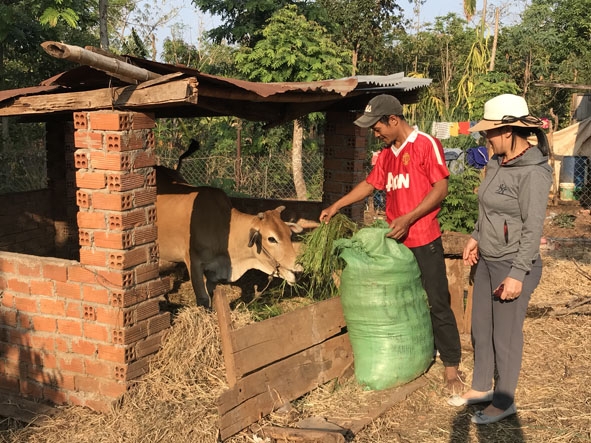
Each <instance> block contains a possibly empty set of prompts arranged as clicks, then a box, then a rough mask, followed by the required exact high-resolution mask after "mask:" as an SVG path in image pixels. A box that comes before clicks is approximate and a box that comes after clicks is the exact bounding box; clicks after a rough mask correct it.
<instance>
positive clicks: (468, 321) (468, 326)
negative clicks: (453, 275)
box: [462, 283, 474, 335]
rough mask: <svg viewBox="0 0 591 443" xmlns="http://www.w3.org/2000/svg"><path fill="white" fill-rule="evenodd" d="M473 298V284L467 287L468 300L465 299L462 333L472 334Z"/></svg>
mask: <svg viewBox="0 0 591 443" xmlns="http://www.w3.org/2000/svg"><path fill="white" fill-rule="evenodd" d="M473 296H474V284H473V283H470V284H469V285H468V298H467V299H466V310H465V311H464V330H463V331H462V333H464V334H468V335H471V334H472V298H473Z"/></svg>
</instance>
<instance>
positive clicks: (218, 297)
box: [213, 285, 237, 387]
mask: <svg viewBox="0 0 591 443" xmlns="http://www.w3.org/2000/svg"><path fill="white" fill-rule="evenodd" d="M227 291H228V289H227V287H225V286H220V285H218V286H217V287H216V288H215V290H214V293H213V306H214V309H215V311H216V313H217V316H218V323H219V327H220V341H221V346H222V355H223V357H224V365H225V367H226V379H227V380H228V384H229V385H230V387H232V386H234V385H235V384H236V379H237V377H236V369H235V364H234V344H233V342H232V334H231V332H232V318H231V314H230V305H229V304H228V297H227V295H226V292H227Z"/></svg>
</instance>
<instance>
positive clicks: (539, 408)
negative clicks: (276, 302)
mask: <svg viewBox="0 0 591 443" xmlns="http://www.w3.org/2000/svg"><path fill="white" fill-rule="evenodd" d="M544 238H545V243H544V244H543V245H542V247H541V254H542V258H543V261H544V271H543V276H542V281H541V283H540V285H539V286H538V288H536V291H535V292H534V294H533V296H532V301H531V303H530V306H529V308H528V314H527V318H526V321H525V325H524V336H525V346H524V353H523V366H522V371H521V375H520V380H519V385H518V389H517V393H516V404H517V408H518V413H517V414H516V415H515V416H512V417H510V418H508V419H506V420H503V421H501V422H499V423H496V424H493V425H489V426H476V425H474V424H472V423H471V422H470V417H471V416H472V415H473V414H474V412H475V411H477V410H478V409H480V408H482V406H468V407H461V408H454V407H451V406H449V405H447V403H446V399H447V397H448V396H449V393H448V392H447V391H446V390H445V389H444V388H443V383H442V373H443V366H442V365H441V362H440V361H439V360H437V361H436V362H435V363H434V364H433V365H432V366H431V367H430V368H429V370H428V371H427V373H426V374H425V375H424V378H425V379H426V384H425V386H423V387H421V388H420V389H418V390H416V391H414V392H413V393H412V394H410V395H409V396H408V397H407V398H406V399H405V400H403V401H401V402H399V403H397V404H395V405H394V406H393V407H391V408H390V409H388V411H387V412H386V413H384V414H383V415H381V416H380V417H378V418H376V419H375V420H374V421H373V422H371V423H370V424H369V425H368V426H366V427H365V428H364V429H363V430H362V431H361V432H359V433H358V434H357V435H355V436H354V438H352V439H348V440H347V441H351V442H354V443H411V442H413V443H414V442H419V443H444V442H445V443H469V442H495V443H497V442H500V443H521V442H536V443H537V442H553V443H579V442H580V443H583V442H591V383H589V381H590V378H589V374H590V373H591V215H590V214H589V210H588V209H583V208H581V207H580V206H579V205H577V204H572V203H571V204H559V205H556V206H549V207H548V216H547V218H546V222H545V227H544ZM171 295H172V296H176V300H177V302H179V303H180V304H186V305H191V304H194V299H193V298H192V291H191V289H190V284H189V283H188V282H185V283H183V284H182V285H180V288H179V289H178V291H177V293H176V294H171ZM296 302H297V300H283V301H282V303H287V304H289V303H292V304H296V305H297V303H296ZM216 325H217V323H216V317H215V314H212V313H206V312H205V311H204V310H203V309H201V308H195V307H191V306H188V307H186V308H180V309H179V311H178V312H177V314H176V315H175V321H174V326H173V328H172V331H171V333H170V335H169V338H168V339H167V342H166V343H165V344H164V347H163V349H162V350H161V351H160V353H159V357H160V358H159V359H157V361H156V362H155V367H154V369H153V370H152V371H151V373H150V374H149V375H148V376H147V377H146V378H145V379H144V380H143V382H142V383H141V384H140V385H139V386H138V389H136V390H134V391H130V392H129V393H128V394H126V397H125V399H124V401H123V402H122V404H123V405H122V407H121V408H120V409H116V410H114V411H113V412H112V413H107V414H96V413H93V412H92V411H89V410H86V409H83V408H78V407H60V408H57V414H56V415H54V416H52V417H50V418H46V419H45V420H44V421H43V425H40V426H26V425H24V424H23V423H17V422H15V421H14V420H10V419H2V418H0V442H7V443H8V442H11V443H25V442H26V443H37V442H39V443H61V442H64V441H76V442H78V443H111V442H125V443H130V442H133V443H136V442H137V443H140V442H142V443H143V442H153V441H154V442H155V441H159V442H167V443H168V442H171V443H176V442H182V443H185V442H188V443H215V442H217V435H216V431H215V430H216V429H217V427H216V426H217V421H216V420H217V411H216V406H215V401H216V398H217V396H218V395H219V393H220V392H222V391H223V390H224V389H225V376H224V369H223V362H222V361H221V357H220V349H219V342H220V338H219V336H218V335H217V332H216ZM462 340H463V352H462V363H461V366H460V369H461V370H462V371H463V372H464V374H465V379H466V380H465V381H466V386H469V383H470V380H471V372H472V367H473V359H472V348H471V344H470V337H469V336H463V337H462ZM365 397H366V393H365V392H364V391H362V390H360V388H359V386H358V385H357V384H356V383H355V381H354V378H353V379H350V380H349V381H348V382H347V381H344V382H342V383H341V384H335V383H332V382H331V383H328V384H327V385H323V386H319V387H318V388H317V389H315V390H314V391H312V392H311V393H309V394H308V395H306V396H304V397H302V398H300V399H298V400H296V401H294V402H292V406H293V409H292V410H291V411H289V413H288V414H284V413H281V414H280V413H273V414H271V415H270V416H267V417H263V418H262V419H261V420H259V422H257V423H256V424H255V425H254V426H252V427H251V428H250V429H247V430H245V431H243V432H241V433H239V434H237V435H235V436H234V437H231V438H230V439H229V440H228V443H253V442H257V443H275V442H274V441H271V440H270V439H265V438H262V437H261V434H259V433H258V432H257V427H258V428H259V429H260V428H261V427H265V426H269V425H274V426H295V424H296V423H297V422H298V421H300V420H302V419H305V418H309V417H321V418H326V419H329V418H330V417H350V414H351V413H352V411H354V410H356V409H358V408H357V406H358V405H359V404H363V402H364V398H365Z"/></svg>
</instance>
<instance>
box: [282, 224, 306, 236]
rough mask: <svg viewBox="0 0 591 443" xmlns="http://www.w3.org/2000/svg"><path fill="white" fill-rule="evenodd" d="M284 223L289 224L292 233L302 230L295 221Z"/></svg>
mask: <svg viewBox="0 0 591 443" xmlns="http://www.w3.org/2000/svg"><path fill="white" fill-rule="evenodd" d="M285 224H286V225H287V226H289V229H291V232H293V233H294V234H299V233H300V232H302V231H303V230H304V228H303V227H301V226H300V225H299V224H297V223H292V222H285Z"/></svg>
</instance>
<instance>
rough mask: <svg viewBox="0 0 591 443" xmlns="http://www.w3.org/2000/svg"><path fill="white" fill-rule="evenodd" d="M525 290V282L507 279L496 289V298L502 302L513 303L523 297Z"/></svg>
mask: <svg viewBox="0 0 591 443" xmlns="http://www.w3.org/2000/svg"><path fill="white" fill-rule="evenodd" d="M522 289H523V282H520V281H519V280H515V279H514V278H511V277H507V278H505V280H503V282H502V283H501V284H500V285H499V286H498V287H497V289H495V292H494V294H495V296H497V297H498V298H500V299H501V300H505V301H511V300H515V299H516V298H517V297H519V296H520V295H521V290H522Z"/></svg>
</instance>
